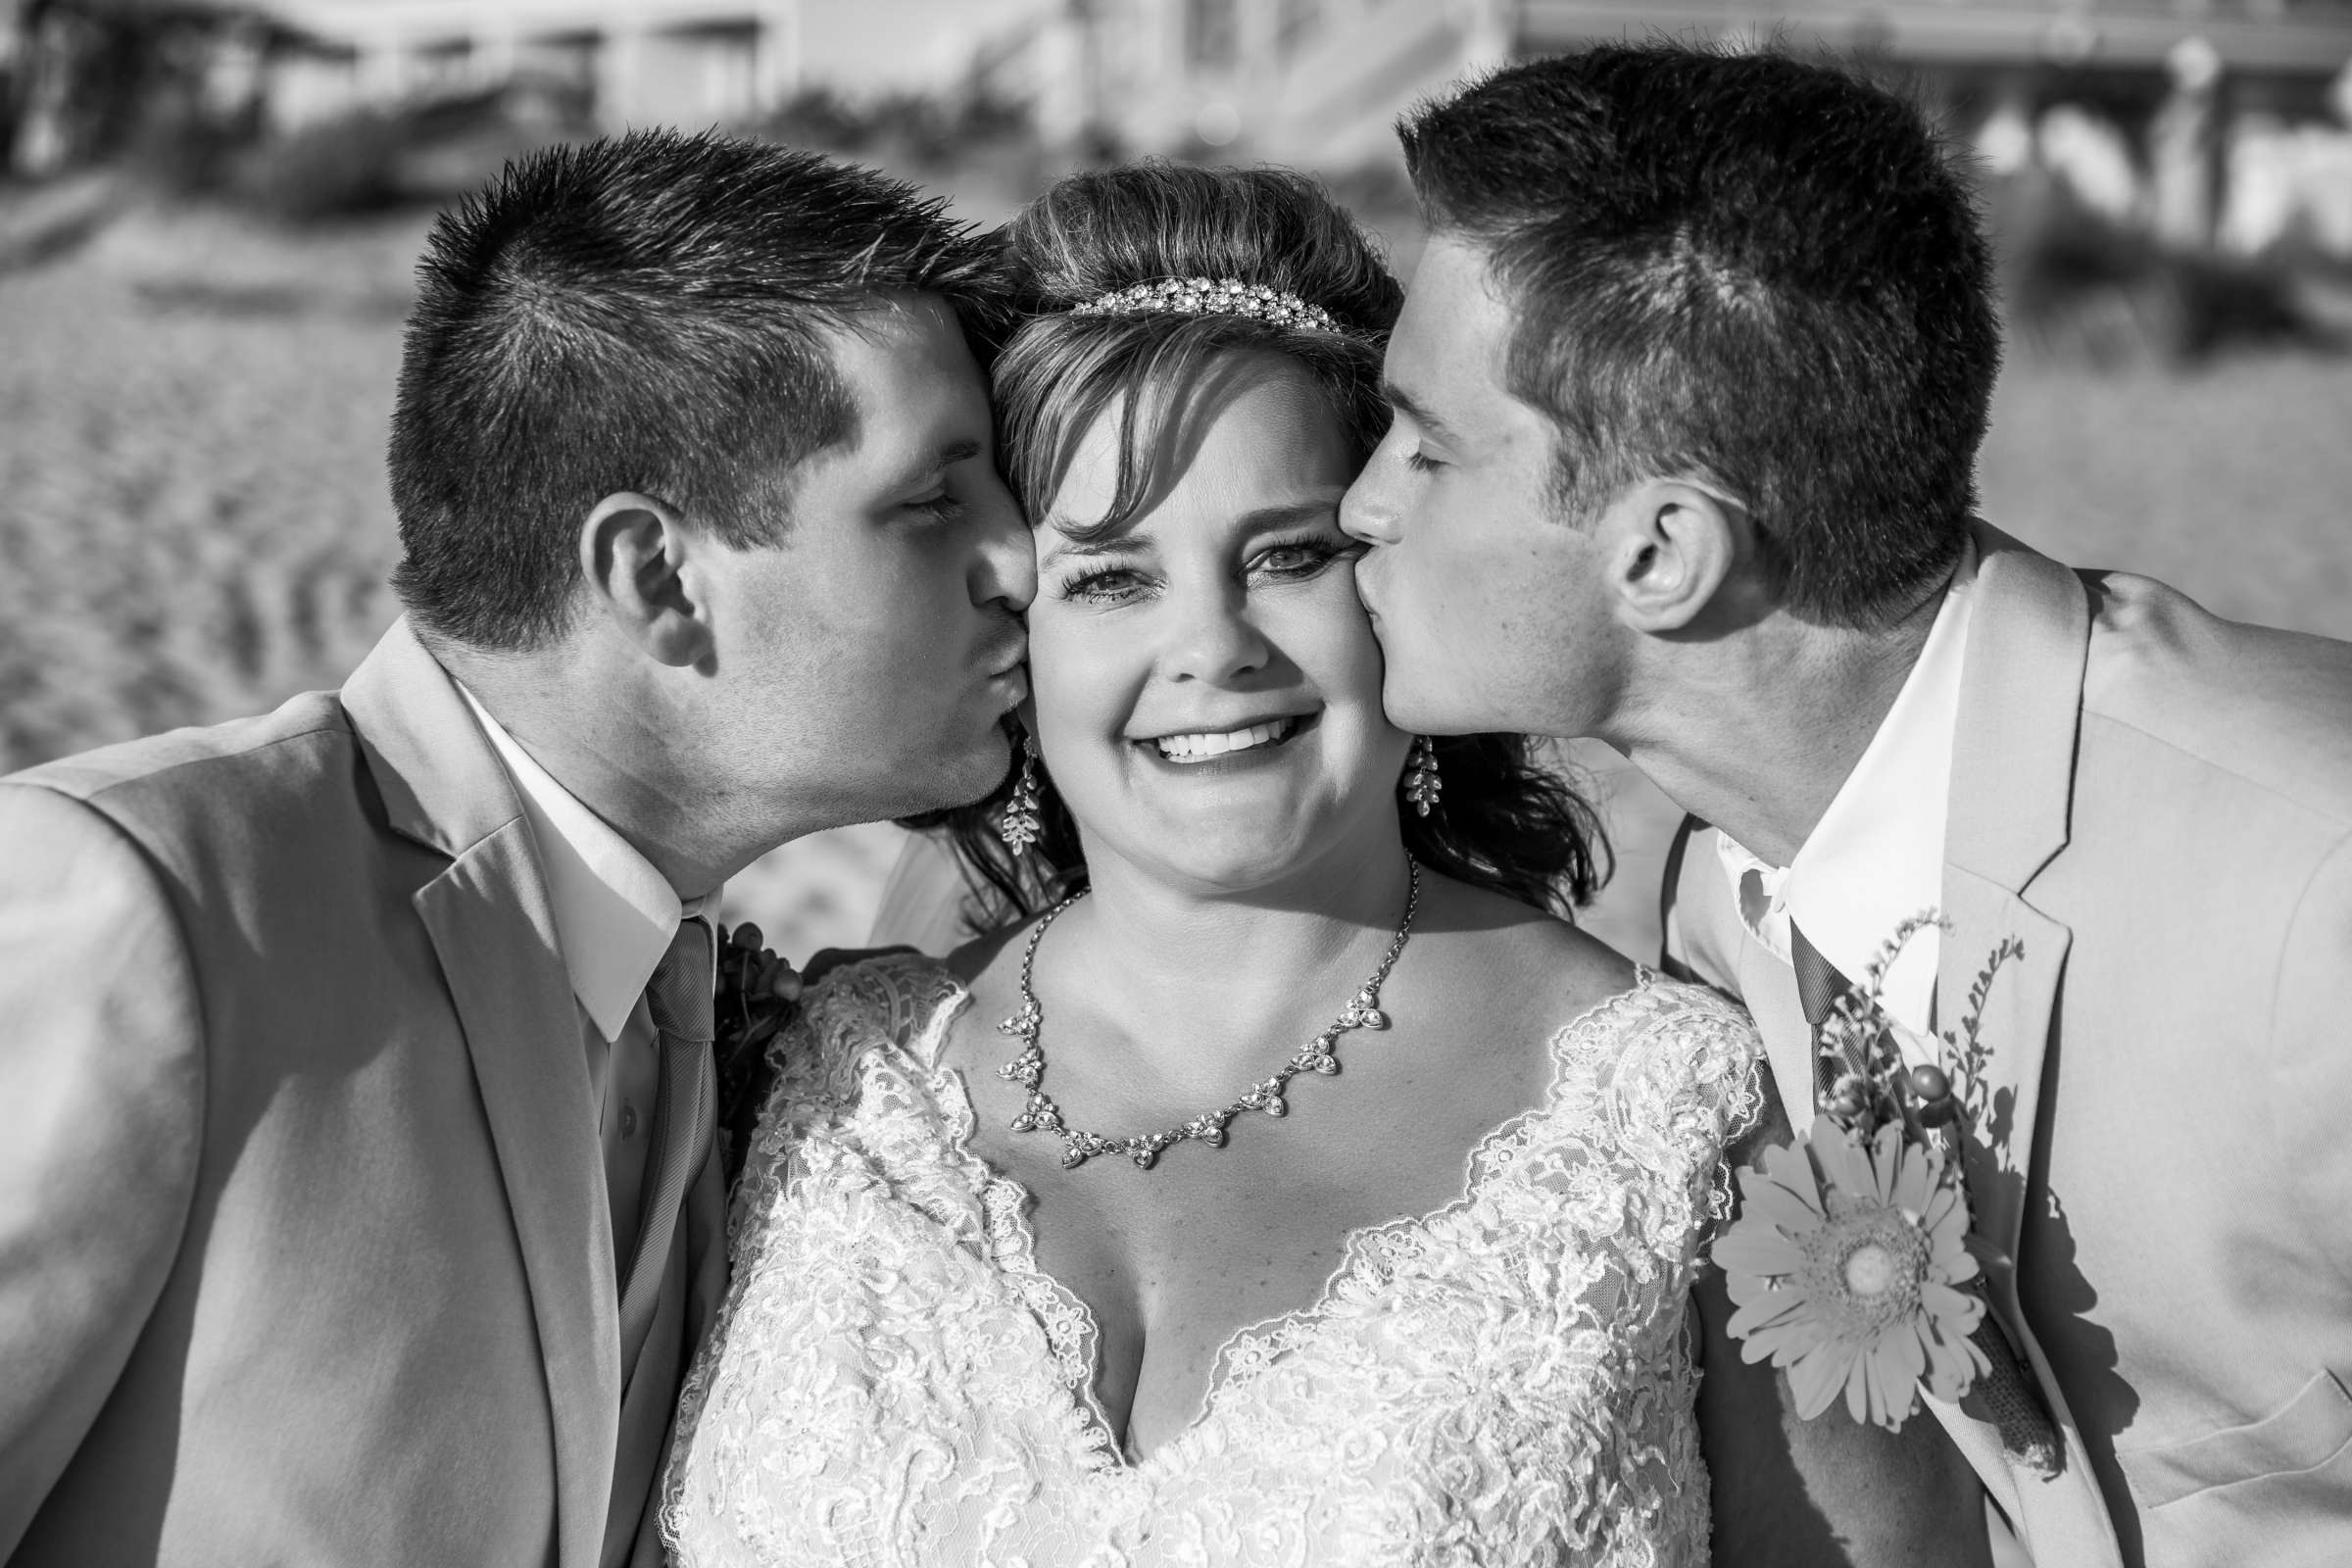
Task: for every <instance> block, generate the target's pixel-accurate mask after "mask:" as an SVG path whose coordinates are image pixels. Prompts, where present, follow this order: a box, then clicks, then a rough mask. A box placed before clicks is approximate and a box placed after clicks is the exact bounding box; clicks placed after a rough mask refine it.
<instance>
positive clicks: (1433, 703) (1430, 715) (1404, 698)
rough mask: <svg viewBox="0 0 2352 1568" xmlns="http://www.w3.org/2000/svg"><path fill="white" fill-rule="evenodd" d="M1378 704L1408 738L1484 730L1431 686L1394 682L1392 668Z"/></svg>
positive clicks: (1476, 721)
mask: <svg viewBox="0 0 2352 1568" xmlns="http://www.w3.org/2000/svg"><path fill="white" fill-rule="evenodd" d="M1380 703H1381V707H1382V708H1383V709H1384V710H1386V711H1387V713H1388V716H1389V722H1390V723H1392V724H1394V725H1396V726H1397V728H1398V729H1400V730H1403V731H1405V732H1406V733H1407V734H1411V735H1474V734H1477V733H1478V732H1479V731H1480V730H1481V729H1482V728H1485V727H1487V726H1483V725H1481V724H1480V723H1479V722H1478V718H1477V715H1476V714H1474V713H1471V712H1468V711H1465V710H1464V709H1462V708H1461V707H1460V706H1459V705H1457V704H1453V703H1449V702H1447V701H1446V699H1445V698H1444V697H1443V696H1442V695H1441V694H1440V693H1438V692H1437V691H1435V690H1433V689H1432V688H1431V686H1429V685H1427V684H1423V683H1420V682H1404V681H1399V680H1397V678H1396V671H1395V669H1394V668H1392V669H1391V671H1390V676H1389V679H1388V681H1387V682H1386V683H1385V684H1384V685H1383V686H1382V688H1381V694H1380Z"/></svg>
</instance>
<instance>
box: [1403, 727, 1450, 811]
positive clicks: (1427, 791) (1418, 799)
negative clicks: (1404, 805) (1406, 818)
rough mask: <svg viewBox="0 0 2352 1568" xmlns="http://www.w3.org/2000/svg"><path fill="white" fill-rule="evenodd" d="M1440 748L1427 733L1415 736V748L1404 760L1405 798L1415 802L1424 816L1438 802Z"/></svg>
mask: <svg viewBox="0 0 2352 1568" xmlns="http://www.w3.org/2000/svg"><path fill="white" fill-rule="evenodd" d="M1441 787H1442V786H1440V784H1439V783H1438V748H1437V744H1436V743H1435V742H1434V741H1432V740H1431V739H1430V738H1429V737H1428V736H1426V735H1416V736H1414V737H1413V749H1412V752H1411V753H1410V755H1408V756H1407V757H1406V758H1405V760H1404V798H1405V799H1406V800H1408V801H1410V802H1412V803H1413V809H1414V810H1416V811H1418V812H1420V813H1421V814H1422V815H1423V816H1427V815H1428V814H1429V809H1430V808H1431V807H1433V806H1435V805H1437V804H1438V791H1439V789H1440V788H1441Z"/></svg>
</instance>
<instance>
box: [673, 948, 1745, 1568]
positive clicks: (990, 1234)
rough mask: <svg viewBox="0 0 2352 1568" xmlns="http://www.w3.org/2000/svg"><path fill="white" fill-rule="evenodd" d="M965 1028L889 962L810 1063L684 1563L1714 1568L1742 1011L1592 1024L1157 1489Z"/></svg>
mask: <svg viewBox="0 0 2352 1568" xmlns="http://www.w3.org/2000/svg"><path fill="white" fill-rule="evenodd" d="M965 1000H966V998H965V994H964V993H963V991H962V989H961V987H960V986H959V985H958V984H957V983H956V980H955V979H954V978H953V977H952V976H951V975H949V974H948V973H947V971H946V970H944V969H942V968H940V967H939V966H938V965H937V964H935V963H933V962H931V961H929V960H926V959H918V958H911V957H893V958H885V959H881V960H878V961H875V962H871V963H866V964H860V965H858V966H855V967H853V968H850V969H845V970H842V971H840V972H838V973H837V974H836V975H834V976H831V977H828V980H827V982H826V984H824V985H823V986H821V987H819V988H817V990H816V991H815V992H814V993H812V995H811V997H810V999H809V1004H808V1005H807V1007H806V1009H805V1012H804V1014H803V1018H802V1020H801V1022H800V1023H799V1024H798V1025H797V1026H796V1027H795V1028H794V1029H793V1030H792V1031H791V1032H790V1033H788V1034H787V1035H785V1036H783V1037H781V1038H780V1039H779V1041H778V1043H777V1045H776V1047H775V1050H776V1051H777V1052H778V1053H779V1054H780V1056H781V1060H782V1063H783V1070H782V1074H781V1077H780V1079H779V1081H778V1083H777V1085H776V1088H775V1091H774V1095H773V1098H772V1099H771V1100H770V1102H769V1103H768V1106H767V1109H766V1113H765V1116H764V1119H763V1121H762V1123H761V1127H760V1134H759V1136H758V1140H757V1144H756V1147H755V1148H754V1150H753V1152H752V1154H751V1159H750V1163H749V1164H748V1165H747V1167H746V1171H745V1175H744V1179H743V1183H742V1186H741V1187H740V1189H739V1190H738V1194H737V1198H736V1204H735V1211H734V1214H733V1216H732V1220H731V1225H730V1231H731V1237H732V1242H731V1246H732V1252H733V1263H734V1276H733V1281H732V1284H731V1286H730V1289H729V1294H728V1299H727V1302H726V1306H725V1309H724V1310H723V1311H722V1313H721V1314H720V1318H719V1322H718V1326H717V1327H716V1328H715V1329H714V1330H713V1332H712V1334H711V1338H710V1340H709V1342H708V1343H707V1344H706V1345H705V1347H704V1348H703V1350H702V1353H701V1355H700V1356H699V1357H698V1359H697V1362H696V1365H695V1367H694V1369H693V1372H692V1374H691V1375H690V1377H689V1378H688V1381H687V1385H686V1390H685V1394H684V1398H683V1403H682V1405H681V1408H680V1413H679V1418H678V1431H677V1440H676V1446H675V1448H674V1451H673V1456H672V1459H671V1470H670V1474H669V1478H668V1482H667V1486H666V1489H665V1496H664V1502H663V1507H664V1517H663V1534H664V1538H665V1540H666V1541H667V1542H668V1544H669V1545H670V1548H671V1550H672V1551H673V1552H674V1554H675V1556H676V1559H677V1561H678V1562H679V1563H680V1564H681V1565H683V1568H775V1565H780V1564H786V1563H791V1564H800V1563H826V1564H836V1563H837V1564H858V1565H867V1564H875V1565H879V1564H988V1565H991V1568H1063V1565H1072V1568H1076V1565H1085V1568H1097V1565H1100V1568H1112V1565H1116V1568H1145V1565H1156V1564H1217V1565H1235V1568H1243V1565H1251V1568H1254V1565H1260V1564H1263V1565H1273V1564H1283V1565H1291V1564H1311V1565H1333V1568H1337V1565H1357V1564H1366V1565H1369V1564H1383V1565H1386V1564H1416V1565H1419V1564H1430V1565H1436V1564H1463V1565H1468V1564H1487V1563H1513V1564H1552V1563H1558V1564H1608V1565H1636V1564H1640V1565H1666V1564H1685V1563H1690V1564H1696V1563H1703V1562H1704V1561H1705V1559H1706V1553H1707V1523H1708V1515H1707V1485H1706V1474H1705V1470H1704V1468H1703V1466H1702V1465H1701V1462H1700V1459H1699V1453H1698V1444H1697V1434H1696V1428H1695V1425H1694V1420H1693V1416H1692V1409H1691V1401H1692V1397H1693V1394H1694V1393H1695V1390H1696V1385H1697V1371H1696V1369H1695V1368H1694V1367H1693V1366H1692V1364H1691V1355H1690V1346H1689V1340H1688V1334H1687V1331H1686V1304H1687V1299H1688V1292H1689V1290H1690V1287H1691V1280H1692V1277H1693V1274H1694V1272H1695V1269H1696V1267H1697V1259H1698V1256H1699V1253H1700V1250H1701V1248H1702V1246H1703V1244H1704V1242H1705V1239H1706V1237H1707V1234H1708V1232H1709V1231H1710V1229H1711V1227H1712V1226H1713V1224H1714V1223H1715V1222H1716V1221H1717V1220H1719V1219H1720V1218H1721V1217H1722V1215H1723V1214H1724V1212H1725V1209H1726V1206H1727V1204H1728V1194H1729V1185H1728V1177H1727V1174H1726V1173H1725V1171H1724V1169H1723V1165H1722V1160H1721V1157H1720V1155H1721V1152H1722V1151H1723V1149H1724V1147H1725V1145H1726V1143H1727V1142H1728V1141H1729V1140H1730V1139H1732V1138H1733V1137H1735V1136H1736V1135H1737V1133H1738V1132H1739V1130H1740V1129H1741V1128H1742V1127H1744V1126H1745V1124H1746V1123H1747V1122H1748V1121H1749V1120H1750V1119H1751V1118H1752V1117H1753V1116H1754V1114H1755V1113H1756V1109H1757V1103H1758V1090H1757V1087H1756V1060H1757V1057H1758V1047H1757V1044H1756V1040H1755V1036H1754V1033H1753V1029H1752V1026H1751V1025H1750V1024H1749V1023H1748V1021H1747V1020H1746V1018H1745V1017H1744V1016H1743V1015H1742V1014H1740V1012H1738V1011H1737V1010H1736V1009H1734V1008H1733V1007H1731V1006H1730V1005H1727V1004H1725V1003H1724V1002H1723V1001H1721V1000H1720V999H1719V998H1717V997H1715V996H1714V995H1713V994H1711V993H1708V992H1705V991H1701V990H1697V989H1695V988H1691V987H1685V986H1679V985H1674V984H1671V983H1666V982H1661V981H1658V980H1656V979H1655V978H1654V977H1652V976H1650V975H1648V974H1647V973H1646V972H1645V973H1644V974H1643V976H1642V983H1641V985H1639V986H1638V987H1637V988H1636V989H1634V990H1632V991H1628V992H1625V993H1623V994H1622V995H1620V996H1618V997H1615V998H1613V999H1611V1000H1610V1001H1609V1002H1607V1003H1605V1004H1603V1005H1600V1006H1598V1007H1596V1008H1594V1009H1593V1011H1591V1012H1588V1013H1587V1014H1585V1015H1584V1016H1583V1017H1581V1018H1579V1019H1577V1020H1576V1021H1575V1022H1573V1023H1571V1024H1569V1025H1567V1026H1566V1027H1564V1028H1562V1029H1561V1030H1560V1031H1559V1032H1558V1034H1557V1035H1556V1036H1555V1037H1554V1038H1553V1040H1552V1043H1551V1051H1552V1057H1553V1080H1552V1085H1551V1089H1550V1093H1549V1094H1548V1096H1547V1097H1546V1099H1545V1101H1544V1103H1543V1104H1542V1105H1540V1106H1539V1107H1537V1108H1536V1109H1535V1110H1533V1111H1531V1112H1529V1113H1528V1114H1527V1115H1525V1116H1523V1117H1520V1118H1519V1119H1517V1120H1516V1121H1514V1122H1513V1123H1511V1124H1510V1125H1508V1126H1506V1127H1504V1128H1502V1129H1500V1130H1498V1131H1497V1132H1495V1133H1494V1134H1493V1135H1491V1136H1490V1137H1489V1138H1487V1139H1486V1140H1485V1141H1484V1143H1483V1144H1482V1145H1481V1146H1480V1148H1479V1149H1478V1150H1477V1151H1476V1152H1474V1153H1473V1155H1472V1156H1471V1161H1470V1170H1469V1175H1468V1182H1467V1185H1466V1187H1465V1190H1464V1195H1463V1197H1462V1198H1461V1199H1460V1200H1459V1201H1456V1202H1454V1203H1453V1204H1450V1205H1449V1206H1447V1207H1446V1208H1445V1209H1442V1210H1440V1211H1438V1212H1436V1213H1434V1214H1428V1215H1423V1216H1419V1217H1416V1218H1409V1219H1399V1220H1397V1221H1395V1222H1393V1223H1390V1224H1387V1225H1383V1226H1379V1227H1377V1228H1373V1229H1369V1230H1364V1231H1359V1232H1357V1233H1355V1234H1354V1235H1353V1236H1351V1237H1350V1238H1349V1239H1348V1248H1347V1253H1346V1256H1345V1259H1344V1260H1343V1261H1342V1263H1341V1264H1340V1266H1339V1268H1338V1269H1337V1270H1336V1272H1335V1273H1334V1275H1333V1277H1332V1280H1331V1282H1330V1283H1329V1285H1327V1286H1326V1288H1325V1290H1324V1292H1323V1293H1322V1295H1321V1297H1320V1299H1318V1300H1317V1301H1316V1302H1315V1303H1314V1304H1313V1305H1311V1306H1310V1307H1308V1308H1305V1309H1303V1310H1300V1311H1298V1312H1294V1313H1291V1314H1289V1315H1287V1316H1284V1317H1281V1318H1277V1319H1275V1320H1273V1321H1272V1322H1269V1323H1265V1324H1260V1325H1258V1326H1256V1327H1254V1328H1251V1329H1247V1330H1244V1331H1243V1332H1241V1333H1239V1334H1237V1335H1236V1336H1235V1337H1234V1338H1233V1340H1232V1341H1231V1342H1230V1343H1229V1344H1228V1345H1227V1346H1226V1347H1225V1348H1224V1350H1223V1352H1222V1353H1221V1355H1220V1356H1219V1359H1218V1365H1217V1369H1216V1378H1215V1381H1214V1383H1213V1385H1212V1387H1211V1391H1210V1394H1209V1397H1208V1401H1207V1404H1206V1406H1205V1408H1204V1409H1203V1410H1202V1412H1201V1416H1200V1418H1199V1419H1198V1420H1197V1421H1196V1422H1195V1423H1194V1425H1193V1426H1192V1427H1190V1428H1189V1429H1187V1430H1186V1431H1185V1432H1184V1433H1182V1434H1181V1435H1179V1436H1178V1437H1177V1438H1175V1439H1174V1440H1172V1441H1170V1442H1169V1443H1167V1444H1166V1445H1164V1446H1162V1447H1160V1448H1159V1449H1157V1450H1156V1451H1154V1452H1153V1453H1152V1454H1151V1455H1150V1456H1149V1457H1148V1458H1146V1459H1144V1460H1143V1461H1141V1462H1140V1463H1129V1462H1128V1461H1126V1460H1125V1459H1123V1458H1122V1457H1121V1456H1120V1454H1119V1452H1118V1451H1117V1447H1116V1445H1115V1443H1114V1442H1113V1440H1112V1437H1111V1434H1110V1432H1109V1429H1108V1426H1107V1424H1106V1422H1105V1421H1104V1420H1103V1414H1102V1411H1101V1409H1100V1408H1099V1407H1098V1406H1097V1404H1096V1402H1095V1398H1094V1396H1093V1393H1092V1383H1093V1376H1094V1361H1095V1348H1094V1325H1093V1322H1092V1318H1091V1314H1090V1313H1089V1312H1088V1310H1087V1308H1086V1306H1085V1304H1084V1302H1083V1301H1082V1300H1080V1299H1078V1298H1077V1297H1076V1296H1074V1295H1073V1294H1072V1293H1070V1292H1068V1291H1066V1290H1064V1289H1063V1288H1062V1287H1061V1286H1060V1285H1059V1284H1058V1283H1057V1282H1055V1281H1054V1280H1053V1279H1052V1278H1050V1277H1049V1276H1047V1275H1045V1274H1043V1273H1041V1272H1040V1271H1039V1270H1038V1268H1037V1266H1036V1263H1035V1259H1034V1251H1033V1247H1032V1242H1031V1235H1030V1231H1029V1226H1028V1220H1027V1212H1026V1211H1027V1205H1028V1198H1027V1195H1026V1194H1025V1193H1024V1192H1023V1191H1022V1190H1021V1189H1020V1188H1019V1187H1018V1186H1017V1185H1015V1184H1014V1183H1012V1182H1010V1181H1007V1180H1005V1179H1004V1178H1002V1177H999V1176H997V1175H995V1174H994V1173H993V1172H992V1171H991V1170H989V1169H988V1168H987V1167H986V1166H985V1165H984V1164H983V1163H982V1162H981V1161H980V1160H979V1159H977V1158H976V1157H975V1156H973V1155H972V1154H971V1153H970V1152H969V1140H970V1136H971V1130H972V1112H971V1108H970V1102H969V1100H968V1098H967V1097H966V1095H965V1092H964V1088H963V1084H962V1080H961V1078H960V1075H958V1074H957V1073H956V1072H955V1071H953V1070H952V1069H946V1068H942V1067H940V1066H939V1064H938V1058H939V1052H940V1047H941V1044H942V1041H943V1040H944V1038H945V1035H946V1033H947V1028H948V1025H949V1023H950V1022H951V1020H952V1019H953V1018H954V1016H955V1014H956V1011H957V1010H958V1009H959V1008H960V1007H961V1006H962V1005H963V1004H964V1002H965Z"/></svg>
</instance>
